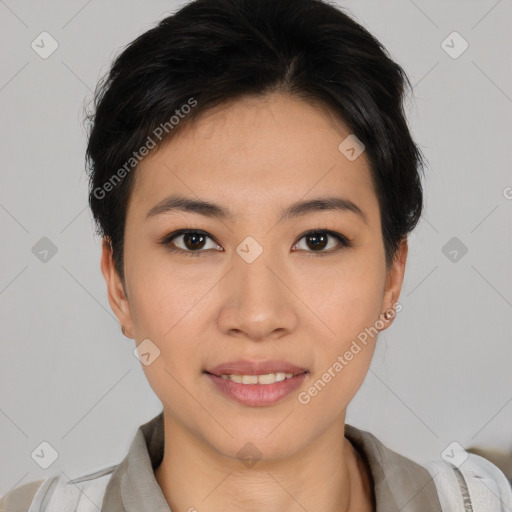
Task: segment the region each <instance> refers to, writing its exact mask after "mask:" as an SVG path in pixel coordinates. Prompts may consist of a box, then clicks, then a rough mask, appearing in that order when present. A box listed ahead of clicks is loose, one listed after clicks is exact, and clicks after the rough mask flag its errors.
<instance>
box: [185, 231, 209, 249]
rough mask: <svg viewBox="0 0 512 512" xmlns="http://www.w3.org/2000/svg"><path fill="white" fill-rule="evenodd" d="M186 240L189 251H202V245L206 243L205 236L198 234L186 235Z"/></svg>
mask: <svg viewBox="0 0 512 512" xmlns="http://www.w3.org/2000/svg"><path fill="white" fill-rule="evenodd" d="M184 240H185V245H186V246H187V248H188V249H201V247H202V246H201V243H202V242H204V236H203V235H201V234H198V233H185V237H184ZM189 241H191V243H188V242H189ZM198 245H199V247H198Z"/></svg>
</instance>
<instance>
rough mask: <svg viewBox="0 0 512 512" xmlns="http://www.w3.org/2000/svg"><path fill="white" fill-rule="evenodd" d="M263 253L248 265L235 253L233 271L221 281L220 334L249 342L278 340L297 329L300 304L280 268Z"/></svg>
mask: <svg viewBox="0 0 512 512" xmlns="http://www.w3.org/2000/svg"><path fill="white" fill-rule="evenodd" d="M264 255H265V252H264V253H263V254H262V255H260V256H259V257H258V258H257V259H256V260H254V261H253V262H251V263H248V262H246V261H245V260H244V259H243V258H241V257H240V256H238V254H236V253H235V254H234V257H233V268H232V270H231V271H230V272H229V273H228V274H227V276H226V278H225V279H223V280H222V282H221V286H222V289H221V293H222V297H223V301H222V303H221V307H220V311H219V315H218V319H217V321H218V325H219V328H220V329H221V331H222V332H223V334H225V335H229V336H234V337H245V338H247V339H250V340H252V341H263V340H266V339H278V338H281V337H283V336H286V335H287V334H289V333H290V332H293V330H294V329H295V328H296V326H297V323H298V315H297V308H298V307H299V304H300V301H299V300H298V299H297V298H296V297H294V294H293V291H292V290H291V289H292V288H293V285H292V284H291V283H290V282H287V281H289V280H290V279H289V278H288V279H287V276H286V272H285V271H284V270H283V268H282V266H279V265H277V264H276V262H275V261H274V262H273V261H272V260H271V259H270V258H265V257H264Z"/></svg>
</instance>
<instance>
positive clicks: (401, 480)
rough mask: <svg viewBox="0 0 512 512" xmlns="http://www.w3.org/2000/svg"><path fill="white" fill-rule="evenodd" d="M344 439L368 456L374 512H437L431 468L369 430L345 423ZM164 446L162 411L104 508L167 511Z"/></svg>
mask: <svg viewBox="0 0 512 512" xmlns="http://www.w3.org/2000/svg"><path fill="white" fill-rule="evenodd" d="M345 437H346V438H347V439H348V440H349V441H350V442H351V443H352V444H353V445H354V447H355V448H356V449H357V450H358V451H359V453H360V454H361V455H362V456H363V457H364V458H365V459H366V461H367V462H368V466H369V468H370V473H371V478H372V482H373V488H374V493H375V499H376V512H398V511H400V512H440V511H441V505H440V502H439V499H438V495H437V491H436V488H435V484H434V482H433V480H432V477H431V476H430V474H429V472H428V471H427V470H426V469H425V468H423V467H422V466H420V465H419V464H417V463H415V462H413V461H412V460H410V459H407V458H405V457H403V456H402V455H400V454H398V453H396V452H394V451H393V450H391V449H389V448H387V447H386V446H385V445H384V444H383V443H382V442H380V441H379V440H378V439H377V438H376V437H375V436H374V435H373V434H371V433H370V432H366V431H364V430H360V429H358V428H356V427H353V426H351V425H345ZM163 450H164V425H163V412H162V413H160V414H159V415H158V416H156V417H155V418H153V419H152V420H150V421H149V422H147V423H145V424H144V425H141V426H140V427H139V429H138V431H137V434H136V436H135V438H134V440H133V442H132V445H131V447H130V450H129V453H128V455H127V456H126V457H125V459H124V460H123V461H122V462H121V464H120V465H119V466H117V468H116V469H115V470H114V472H113V474H112V477H111V479H110V481H109V482H108V485H107V488H106V491H105V496H104V498H103V506H102V511H104V512H141V511H142V510H144V511H145V512H170V508H169V505H168V503H167V501H166V499H165V497H164V494H163V492H162V489H161V488H160V486H159V485H158V482H157V481H156V478H155V474H154V470H155V469H156V468H157V467H158V466H159V465H160V463H161V462H162V458H163Z"/></svg>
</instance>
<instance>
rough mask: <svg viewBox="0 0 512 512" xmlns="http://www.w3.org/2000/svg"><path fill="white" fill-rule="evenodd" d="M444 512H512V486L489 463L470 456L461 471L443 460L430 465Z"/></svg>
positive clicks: (460, 468) (428, 466)
mask: <svg viewBox="0 0 512 512" xmlns="http://www.w3.org/2000/svg"><path fill="white" fill-rule="evenodd" d="M425 467H426V469H427V470H428V471H429V472H430V474H431V475H432V477H433V479H434V483H435V485H436V489H437V492H438V495H439V501H440V503H441V507H442V510H443V512H444V511H447V512H512V486H511V485H510V482H509V481H508V479H507V477H506V476H505V475H504V474H503V472H502V471H501V470H500V469H499V468H498V467H497V466H495V465H494V464H493V463H492V462H490V461H488V460H487V459H485V458H483V457H480V456H479V455H476V454H473V453H468V457H467V459H466V460H465V461H464V462H463V463H462V464H460V466H459V467H457V466H455V465H452V464H449V463H448V462H445V461H444V460H436V461H429V462H428V463H427V464H425Z"/></svg>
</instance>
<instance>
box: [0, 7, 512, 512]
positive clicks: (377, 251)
mask: <svg viewBox="0 0 512 512" xmlns="http://www.w3.org/2000/svg"><path fill="white" fill-rule="evenodd" d="M406 85H409V82H408V80H407V77H406V75H405V73H404V71H403V70H402V69H401V67H400V66H398V65H397V64H396V63H395V62H393V61H392V60H391V59H390V58H389V56H388V55H387V53H386V51H385V50H384V48H383V47H382V46H381V45H380V43H379V42H378V41H377V40H376V39H375V38H374V37H373V36H372V35H370V34H369V33H368V32H367V31H366V30H365V29H364V28H363V27H362V26H360V25H359V24H357V23H356V22H355V21H354V20H353V19H351V18H350V17H349V16H347V15H346V14H345V13H343V12H342V11H341V10H339V9H337V8H335V7H333V6H331V5H329V4H327V3H324V2H322V1H319V0H293V1H292V0H257V1H252V2H243V1H241V0H197V1H195V2H192V3H190V4H188V5H186V6H185V7H183V8H182V9H181V10H179V11H178V12H177V13H176V14H174V15H173V16H169V17H168V18H166V19H164V20H162V21H161V22H160V24H159V25H158V26H157V27H155V28H153V29H151V30H149V31H148V32H146V33H144V34H142V35H141V36H139V37H138V38H137V39H136V40H135V41H133V42H132V43H131V44H130V45H129V46H128V47H127V48H126V49H125V50H124V51H123V52H122V53H121V54H120V55H119V56H118V57H117V58H116V60H115V62H114V64H113V66H112V69H111V71H110V73H109V75H108V77H107V80H105V81H104V82H103V83H102V84H101V87H100V88H99V90H98V91H97V95H96V104H95V107H96V108H95V114H94V117H93V118H92V129H91V132H90V135H89V143H88V148H87V157H88V162H89V164H90V165H89V167H90V196H89V197H90V206H91V210H92V212H93V215H94V217H95V220H96V222H97V226H98V234H99V235H100V236H102V237H103V247H102V257H101V269H102V272H103V275H104V278H105V281H106V285H107V292H108V298H109V302H110V305H111V307H112V310H113V311H114V313H115V314H116V316H117V318H118V319H119V322H120V325H121V326H122V331H123V333H124V334H125V335H126V336H127V337H128V338H131V339H134V340H135V341H136V345H137V354H138V357H139V358H140V360H141V363H142V365H143V366H142V367H143V369H144V372H145V374H146V377H147V379H148V381H149V383H150V385H151V387H152V389H153V390H154V392H155V393H156V395H157V396H158V398H159V399H160V400H161V402H162V405H163V410H162V413H161V414H159V415H158V416H157V417H155V418H153V419H152V420H151V421H149V422H148V423H146V424H144V425H142V426H141V427H140V428H139V430H138V432H137V434H136V436H135V438H134V440H133V443H132V445H131V448H130V451H129V453H128V455H127V456H126V458H125V459H124V460H123V461H122V462H121V463H120V464H117V465H115V466H112V467H109V468H106V469H104V470H102V471H99V472H97V473H94V474H92V475H85V476H83V477H80V478H77V479H74V480H72V481H67V480H66V479H64V478H62V476H60V475H54V476H53V477H49V478H47V479H45V480H44V481H40V482H32V483H30V484H28V485H27V486H24V488H20V489H17V490H15V491H13V492H12V493H11V494H10V496H8V497H7V498H6V500H5V502H6V503H8V505H7V508H6V510H27V509H28V510H29V511H30V512H32V511H35V510H38V511H39V510H62V511H63V510H98V509H101V510H102V511H106V512H111V511H126V512H131V511H141V510H145V511H153V510H154V511H157V510H158V511H164V510H172V511H173V512H184V511H192V510H198V511H200V512H211V511H218V510H240V511H253V510H289V511H299V510H308V511H311V512H312V511H317V510H322V511H325V512H335V511H336V512H340V511H343V512H347V511H350V512H354V511H358V512H362V511H364V512H370V511H375V510H377V511H379V512H382V511H398V510H400V511H403V512H412V511H421V512H430V511H440V510H443V511H444V510H450V511H451V510H459V509H460V510H462V508H461V507H466V508H465V510H475V511H476V510H493V511H497V510H507V508H506V507H507V506H508V507H512V496H511V492H510V488H509V487H508V484H507V481H506V478H505V476H504V475H503V474H502V473H501V472H500V471H499V470H498V469H497V468H496V467H495V466H493V465H492V464H491V463H490V462H488V461H486V460H485V459H483V458H482V457H479V456H477V455H473V454H467V453H454V455H453V457H454V462H453V463H451V464H450V463H448V462H445V461H443V460H439V461H432V464H431V465H429V466H428V467H422V466H420V465H419V464H417V463H415V462H414V461H412V460H410V459H408V458H406V457H404V456H402V455H400V454H398V453H396V452H394V451H392V450H390V449H389V448H387V447H386V446H385V445H384V444H383V443H381V442H380V441H379V440H378V439H377V438H376V437H375V436H373V435H372V434H371V433H369V432H365V431H363V430H360V429H357V428H355V427H353V426H350V425H346V424H345V416H346V410H347V406H348V404H349V403H350V401H351V399H352V398H353V397H354V396H355V394H356V392H357V391H358V389H359V387H360V386H361V384H362V382H363V380H364V378H365V376H366V373H367V371H368V368H369V365H370V363H371V359H372V355H373V352H374V349H375V345H376V343H377V340H378V333H379V332H380V331H382V330H384V329H386V328H387V327H388V326H389V325H390V324H391V323H392V322H393V320H394V317H395V316H396V313H397V312H399V311H400V309H401V305H400V302H399V296H400V290H401V286H402V281H403V276H404V271H405V265H406V258H407V236H408V234H409V233H410V232H411V231H412V230H413V229H414V227H415V226H416V224H417V222H418V220H419V218H420V215H421V211H422V188H421V180H420V171H421V169H422V166H423V159H422V156H421V153H420V151H419V149H418V147H417V146H416V145H415V143H414V141H413V140H412V138H411V134H410V132H409V130H408V126H407V122H406V119H405V116H404V111H403V107H402V101H403V94H404V91H405V86H406ZM9 507H10V508H9ZM456 507H459V508H456Z"/></svg>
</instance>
